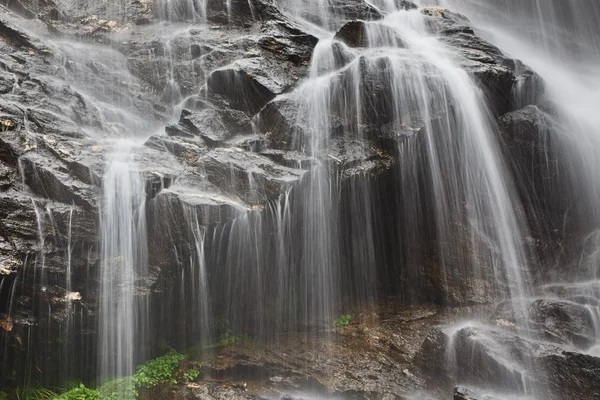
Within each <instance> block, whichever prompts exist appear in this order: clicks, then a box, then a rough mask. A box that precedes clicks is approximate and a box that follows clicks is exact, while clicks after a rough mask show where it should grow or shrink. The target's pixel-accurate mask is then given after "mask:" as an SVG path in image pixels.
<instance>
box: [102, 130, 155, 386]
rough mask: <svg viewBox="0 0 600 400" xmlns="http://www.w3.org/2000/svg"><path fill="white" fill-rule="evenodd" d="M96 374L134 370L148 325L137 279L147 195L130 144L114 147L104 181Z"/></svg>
mask: <svg viewBox="0 0 600 400" xmlns="http://www.w3.org/2000/svg"><path fill="white" fill-rule="evenodd" d="M103 182H104V184H103V193H104V195H103V199H102V205H101V235H102V236H101V244H100V245H101V248H102V256H101V276H100V282H101V283H100V293H99V296H100V301H99V310H98V313H99V319H98V320H99V327H98V328H99V342H98V346H99V347H98V351H99V371H100V377H102V378H103V379H108V378H114V377H120V376H129V375H132V374H133V372H134V370H135V369H134V368H135V366H136V361H137V359H136V357H140V356H141V354H139V353H140V351H139V350H138V349H139V348H140V343H144V334H145V331H146V329H147V327H145V326H143V325H142V324H143V323H145V322H146V321H147V316H146V315H145V313H146V312H147V310H146V307H145V301H144V300H143V297H142V296H139V298H138V293H136V279H137V277H138V275H139V276H142V277H143V276H146V275H147V271H146V269H147V253H148V249H147V242H146V226H145V221H146V217H145V201H146V193H145V190H144V182H143V180H142V178H141V177H140V176H139V175H138V174H137V173H136V172H135V163H134V161H133V155H132V143H130V142H128V141H125V140H122V141H118V142H117V143H116V144H115V147H114V152H113V153H112V155H111V158H110V159H109V161H108V164H107V168H106V172H105V174H104V180H103Z"/></svg>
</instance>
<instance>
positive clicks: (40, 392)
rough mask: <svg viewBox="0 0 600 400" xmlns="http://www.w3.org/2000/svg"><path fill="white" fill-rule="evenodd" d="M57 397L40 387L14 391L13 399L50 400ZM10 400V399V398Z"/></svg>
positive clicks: (26, 387)
mask: <svg viewBox="0 0 600 400" xmlns="http://www.w3.org/2000/svg"><path fill="white" fill-rule="evenodd" d="M55 396H56V393H55V392H54V391H52V390H50V389H47V388H43V387H40V386H38V385H32V386H24V387H18V388H16V389H15V390H14V392H13V395H12V398H14V399H15V400H48V399H52V398H54V397H55ZM9 398H10V397H9Z"/></svg>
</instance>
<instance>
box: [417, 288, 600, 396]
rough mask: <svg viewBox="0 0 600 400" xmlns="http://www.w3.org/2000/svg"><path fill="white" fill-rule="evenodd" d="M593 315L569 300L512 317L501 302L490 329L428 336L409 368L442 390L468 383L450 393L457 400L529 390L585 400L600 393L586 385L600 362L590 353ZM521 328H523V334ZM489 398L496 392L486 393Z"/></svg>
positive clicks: (535, 305)
mask: <svg viewBox="0 0 600 400" xmlns="http://www.w3.org/2000/svg"><path fill="white" fill-rule="evenodd" d="M594 312H595V311H594V309H592V308H590V307H585V306H582V305H580V304H577V303H573V302H570V301H564V300H546V299H539V300H533V301H531V302H530V303H529V304H528V307H527V310H526V312H522V313H517V314H515V312H514V311H513V307H512V305H511V304H510V303H508V302H507V303H503V304H500V305H499V307H498V308H497V309H496V311H495V312H494V313H493V314H492V316H491V317H490V324H484V323H465V324H462V325H460V324H459V325H454V326H448V327H445V328H440V329H433V330H431V331H430V332H429V334H428V335H427V337H426V338H425V340H424V341H423V343H422V345H421V348H420V350H419V351H418V352H417V354H416V356H415V358H414V360H413V362H414V363H415V365H417V366H419V367H420V368H421V370H422V371H424V373H425V374H426V376H427V377H428V379H432V380H433V381H432V385H434V386H435V385H437V386H438V387H439V388H441V390H448V389H447V388H448V386H450V385H452V384H453V383H454V382H463V383H464V384H465V385H467V387H456V388H455V389H454V398H458V399H465V398H466V399H479V398H484V399H487V398H489V399H494V398H496V397H495V396H497V397H498V398H504V396H511V394H509V393H514V394H517V393H528V392H530V391H532V390H533V391H534V392H535V393H537V394H541V395H543V396H546V398H549V399H561V398H564V396H567V397H570V398H577V399H585V398H588V397H586V396H589V393H598V387H599V386H598V384H597V382H596V381H595V380H593V379H592V380H590V376H591V375H590V373H594V372H593V371H597V368H598V362H599V361H600V359H599V358H597V357H595V356H594V355H592V354H590V352H591V350H590V346H592V345H594V344H595V340H596V337H595V332H594V329H593V324H592V318H593V315H594V314H593V313H594ZM525 326H526V327H525ZM519 329H527V330H528V331H527V332H528V333H527V336H525V335H523V334H522V333H521V332H522V331H519ZM436 357H437V358H438V360H437V361H436ZM440 357H441V360H440V359H439V358H440ZM559 365H561V367H559ZM534 369H535V370H536V371H538V372H535V373H534ZM477 388H485V389H486V390H485V391H483V390H479V389H477ZM491 392H493V393H499V394H496V395H490V394H487V395H486V393H491ZM514 394H513V395H514Z"/></svg>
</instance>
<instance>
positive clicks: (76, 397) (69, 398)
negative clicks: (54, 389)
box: [55, 383, 100, 400]
mask: <svg viewBox="0 0 600 400" xmlns="http://www.w3.org/2000/svg"><path fill="white" fill-rule="evenodd" d="M55 400H100V393H99V392H98V391H97V390H95V389H89V388H87V387H85V385H84V384H83V383H80V384H79V386H77V387H75V388H73V389H71V390H69V391H67V392H64V393H63V394H61V395H60V396H58V397H55Z"/></svg>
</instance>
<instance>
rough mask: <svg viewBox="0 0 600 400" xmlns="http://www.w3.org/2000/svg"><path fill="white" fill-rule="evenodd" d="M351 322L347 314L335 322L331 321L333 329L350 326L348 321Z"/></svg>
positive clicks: (350, 317)
mask: <svg viewBox="0 0 600 400" xmlns="http://www.w3.org/2000/svg"><path fill="white" fill-rule="evenodd" d="M351 320H352V316H351V315H349V314H344V315H342V316H341V317H339V318H338V319H336V320H335V321H333V326H334V327H335V328H341V327H342V326H348V325H350V321H351Z"/></svg>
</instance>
